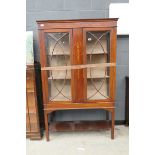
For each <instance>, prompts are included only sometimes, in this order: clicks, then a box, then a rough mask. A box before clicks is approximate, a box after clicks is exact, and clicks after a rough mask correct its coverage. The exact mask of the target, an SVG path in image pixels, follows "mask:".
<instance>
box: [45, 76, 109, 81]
mask: <svg viewBox="0 0 155 155" xmlns="http://www.w3.org/2000/svg"><path fill="white" fill-rule="evenodd" d="M91 78H92V79H103V78H104V79H105V78H110V77H109V76H105V77H103V76H95V77H90V76H88V77H87V79H91ZM70 79H71V77H69V76H67V77H66V80H70ZM48 80H64V77H55V78H53V79H52V77H49V78H48Z"/></svg>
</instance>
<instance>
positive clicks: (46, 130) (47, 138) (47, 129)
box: [44, 112, 49, 141]
mask: <svg viewBox="0 0 155 155" xmlns="http://www.w3.org/2000/svg"><path fill="white" fill-rule="evenodd" d="M44 115H45V132H46V140H47V141H49V127H48V113H47V112H44Z"/></svg>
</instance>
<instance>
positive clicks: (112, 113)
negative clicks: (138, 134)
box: [111, 110, 115, 139]
mask: <svg viewBox="0 0 155 155" xmlns="http://www.w3.org/2000/svg"><path fill="white" fill-rule="evenodd" d="M114 131H115V110H113V111H112V112H111V139H114Z"/></svg>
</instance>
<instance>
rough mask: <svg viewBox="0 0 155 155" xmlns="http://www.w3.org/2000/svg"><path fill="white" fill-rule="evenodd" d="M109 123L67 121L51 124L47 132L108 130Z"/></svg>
mask: <svg viewBox="0 0 155 155" xmlns="http://www.w3.org/2000/svg"><path fill="white" fill-rule="evenodd" d="M110 126H111V125H110V121H75V122H73V121H67V122H52V123H51V124H50V126H49V130H50V131H52V132H55V131H96V130H97V131H98V130H105V129H106V130H107V129H109V128H110Z"/></svg>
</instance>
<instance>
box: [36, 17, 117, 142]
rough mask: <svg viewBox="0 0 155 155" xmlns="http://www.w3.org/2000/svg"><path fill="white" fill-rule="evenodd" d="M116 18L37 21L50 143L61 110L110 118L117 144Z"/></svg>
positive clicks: (45, 115) (112, 136)
mask: <svg viewBox="0 0 155 155" xmlns="http://www.w3.org/2000/svg"><path fill="white" fill-rule="evenodd" d="M117 20H118V19H117V18H107V19H79V20H44V21H37V24H38V32H39V42H40V61H41V76H42V91H43V104H44V117H45V129H46V139H47V141H48V140H49V122H48V115H49V114H50V113H52V112H54V111H57V110H70V109H103V110H106V111H108V112H110V113H111V124H110V127H111V138H112V139H114V124H115V123H114V122H115V84H116V38H117V37H116V36H117V34H116V30H117Z"/></svg>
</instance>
